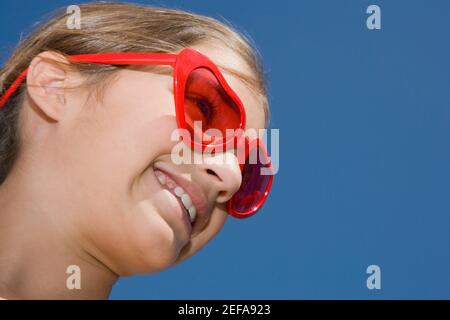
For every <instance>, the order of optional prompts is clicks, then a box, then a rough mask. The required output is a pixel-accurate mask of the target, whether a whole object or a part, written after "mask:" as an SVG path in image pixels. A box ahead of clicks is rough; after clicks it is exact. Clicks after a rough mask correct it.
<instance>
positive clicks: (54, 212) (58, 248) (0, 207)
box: [0, 173, 118, 299]
mask: <svg viewBox="0 0 450 320" xmlns="http://www.w3.org/2000/svg"><path fill="white" fill-rule="evenodd" d="M33 181H36V180H32V179H30V178H28V179H26V181H25V177H24V176H22V177H21V176H20V175H19V174H14V173H11V175H10V176H9V177H8V179H7V180H6V181H5V182H4V183H3V184H2V185H1V186H0V297H2V298H6V299H106V298H107V297H108V295H109V293H110V292H111V288H112V286H113V284H114V283H115V282H116V280H117V278H118V277H117V275H116V274H115V273H114V272H112V271H111V270H110V269H109V268H108V267H107V266H106V265H104V264H103V263H101V262H100V261H99V260H97V259H96V258H95V257H94V256H93V255H92V254H90V253H89V252H88V250H86V248H87V247H88V246H87V245H86V244H85V243H83V240H82V238H81V237H80V236H79V235H77V234H76V232H75V230H74V229H75V228H71V226H70V225H68V224H67V223H63V221H64V219H63V217H64V216H65V215H66V212H65V210H67V207H64V204H63V205H58V204H57V203H55V199H56V200H57V201H58V197H55V195H54V194H53V195H52V197H51V199H50V198H48V195H49V194H52V193H51V192H49V190H48V189H47V190H46V192H43V191H42V186H40V185H39V183H37V182H33ZM41 181H42V180H41ZM46 196H47V198H46ZM59 200H60V199H59ZM60 201H61V200H60ZM63 202H64V201H63ZM70 210H71V209H69V211H70ZM72 211H73V210H72ZM70 266H77V267H79V269H78V268H76V267H75V268H74V267H72V268H71V267H70ZM74 270H75V272H74ZM77 270H80V272H79V273H78V272H77ZM78 283H79V284H80V288H79V289H78Z"/></svg>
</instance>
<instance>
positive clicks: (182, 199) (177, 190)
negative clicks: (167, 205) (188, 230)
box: [154, 169, 197, 226]
mask: <svg viewBox="0 0 450 320" xmlns="http://www.w3.org/2000/svg"><path fill="white" fill-rule="evenodd" d="M154 172H155V176H156V178H157V179H158V181H159V183H160V184H161V185H162V186H163V187H164V189H166V190H168V191H169V192H170V193H171V194H172V195H174V196H175V198H177V200H178V202H179V203H180V206H181V208H182V209H183V211H184V213H185V214H186V215H187V218H188V220H189V221H190V222H191V226H192V225H193V224H194V223H195V220H196V218H197V208H195V206H194V204H193V203H192V199H191V197H190V196H189V194H188V193H187V192H186V191H185V190H184V189H183V188H182V187H180V186H179V185H177V183H176V182H175V181H173V180H172V179H171V178H169V177H168V176H167V175H166V174H164V173H163V172H162V171H160V170H157V169H155V170H154Z"/></svg>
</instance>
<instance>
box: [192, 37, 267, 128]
mask: <svg viewBox="0 0 450 320" xmlns="http://www.w3.org/2000/svg"><path fill="white" fill-rule="evenodd" d="M191 48H194V49H197V50H198V51H200V52H201V53H202V54H204V55H205V56H207V57H208V58H209V59H210V60H212V61H213V62H214V63H215V64H216V65H217V66H218V67H219V69H220V70H221V72H222V74H223V76H224V78H225V80H226V81H227V82H228V84H229V85H230V87H231V88H232V89H233V91H234V92H235V93H236V94H237V95H238V96H239V98H240V99H241V101H242V103H243V104H244V108H245V112H246V115H247V126H246V129H248V128H254V129H263V128H264V127H265V112H264V103H263V99H262V97H261V96H260V95H259V94H258V93H256V92H255V91H254V90H252V89H251V88H249V86H248V85H247V84H246V83H245V82H244V81H242V80H241V79H240V78H239V77H238V76H235V75H233V74H231V73H229V72H227V71H226V70H225V69H224V68H226V69H231V70H233V71H234V70H235V71H237V72H238V73H241V74H244V75H246V76H248V77H250V78H251V77H254V75H253V71H252V70H251V69H250V67H249V66H248V65H247V64H246V63H245V61H244V60H243V59H242V58H241V57H240V56H239V55H238V54H237V53H236V52H234V51H233V50H231V49H230V48H227V47H225V46H221V45H220V44H215V43H209V42H208V43H202V44H197V45H193V46H191Z"/></svg>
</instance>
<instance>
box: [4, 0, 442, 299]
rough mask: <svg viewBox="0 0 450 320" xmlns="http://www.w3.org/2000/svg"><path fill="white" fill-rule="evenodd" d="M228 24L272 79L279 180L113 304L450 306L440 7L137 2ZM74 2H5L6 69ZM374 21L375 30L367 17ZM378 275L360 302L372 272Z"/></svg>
mask: <svg viewBox="0 0 450 320" xmlns="http://www.w3.org/2000/svg"><path fill="white" fill-rule="evenodd" d="M135 2H139V3H150V4H157V5H158V4H159V5H164V6H168V7H177V8H182V9H188V10H191V11H194V12H197V13H202V14H206V15H211V16H213V17H216V18H221V17H223V18H225V19H226V20H228V21H230V22H231V23H233V24H234V25H235V26H236V27H238V28H239V29H241V30H242V31H245V32H246V33H247V34H248V35H250V36H251V38H252V39H253V40H254V42H255V43H256V45H257V47H258V48H259V50H260V52H261V54H262V56H263V58H264V64H265V67H266V70H267V73H268V78H269V88H270V102H271V109H272V111H271V113H272V122H271V124H272V127H273V128H279V129H280V139H281V141H280V171H279V173H278V175H277V176H276V181H275V184H274V186H273V189H272V194H271V197H270V200H269V201H268V203H267V204H266V206H265V207H264V209H263V211H262V212H261V213H260V214H259V215H258V216H255V217H254V218H253V219H249V220H245V221H236V220H233V219H229V220H228V222H227V224H226V226H225V228H224V230H223V232H222V233H221V234H220V235H219V236H218V237H217V238H216V239H214V240H213V241H212V242H211V243H210V244H208V245H207V247H206V248H205V249H204V250H202V251H201V252H200V253H199V254H197V255H196V256H195V257H193V258H191V259H190V260H188V261H186V262H184V263H183V264H181V265H179V266H176V267H174V268H171V269H169V270H167V271H164V272H162V273H160V274H156V275H148V276H135V277H130V278H126V279H121V280H120V281H119V282H118V284H117V285H116V286H115V287H114V290H113V292H112V295H111V298H113V299H155V298H157V299H158V298H167V299H172V298H177V299H186V298H187V299H197V298H208V299H215V298H225V299H228V298H273V299H278V298H288V299H308V298H325V299H329V298H363V299H378V298H447V299H448V298H450V272H449V270H450V228H449V227H450V197H449V194H450V162H449V160H450V143H449V142H450V141H449V139H450V37H449V33H448V30H449V28H448V21H449V19H450V2H448V1H444V0H442V1H439V0H435V1H414V0H409V1H400V0H399V1H380V0H371V1H365V0H353V1H350V0H340V1H331V0H330V1H324V0H309V1H304V0H299V1H286V0H284V1H276V2H275V1H258V2H256V1H234V0H227V1H200V0H196V1H192V0H191V1H135ZM70 4H74V2H71V1H53V0H52V1H50V0H47V1H45V2H43V1H31V0H30V1H8V2H6V1H2V2H1V3H0V15H1V19H0V26H1V30H2V32H1V34H0V49H1V50H0V58H1V59H2V61H4V59H5V58H6V57H7V56H8V54H9V53H10V52H11V50H12V48H14V46H15V44H16V43H17V41H18V40H19V38H20V35H21V33H22V32H25V33H26V32H27V31H29V30H30V28H31V27H32V26H33V24H34V23H35V22H37V21H38V20H39V19H40V18H41V17H43V16H44V15H45V14H46V13H48V12H49V11H51V10H52V9H54V8H56V7H60V6H67V5H70ZM370 4H377V5H379V6H380V8H381V13H382V15H381V19H382V20H381V30H368V29H367V27H366V18H367V17H368V15H367V14H366V8H367V7H368V6H369V5H370ZM372 264H376V265H378V266H380V268H381V283H382V288H381V290H368V289H367V286H366V279H367V277H368V275H367V274H366V268H367V266H369V265H372Z"/></svg>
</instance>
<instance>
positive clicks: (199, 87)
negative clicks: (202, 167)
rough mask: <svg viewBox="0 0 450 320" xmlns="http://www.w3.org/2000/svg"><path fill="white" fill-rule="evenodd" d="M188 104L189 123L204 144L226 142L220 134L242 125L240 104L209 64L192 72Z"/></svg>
mask: <svg viewBox="0 0 450 320" xmlns="http://www.w3.org/2000/svg"><path fill="white" fill-rule="evenodd" d="M184 106H185V107H184V109H185V111H184V112H185V120H186V126H187V129H188V130H189V131H190V133H191V137H192V138H193V139H194V138H195V139H197V140H198V141H203V143H204V144H209V143H213V144H219V143H222V142H223V140H220V141H219V139H218V138H226V129H238V128H239V126H240V122H241V114H240V109H239V107H238V106H237V105H236V103H235V102H234V101H233V99H232V98H231V97H230V96H229V95H228V94H227V92H226V91H225V89H224V88H223V87H222V86H221V84H220V82H219V80H217V78H216V76H215V75H214V73H213V72H212V71H210V70H209V69H207V68H198V69H195V70H194V71H192V72H191V73H190V74H189V77H188V79H187V82H186V88H185V96H184ZM210 129H215V130H210ZM207 130H209V131H208V132H206V131H207Z"/></svg>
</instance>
